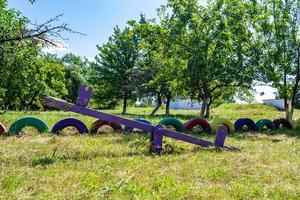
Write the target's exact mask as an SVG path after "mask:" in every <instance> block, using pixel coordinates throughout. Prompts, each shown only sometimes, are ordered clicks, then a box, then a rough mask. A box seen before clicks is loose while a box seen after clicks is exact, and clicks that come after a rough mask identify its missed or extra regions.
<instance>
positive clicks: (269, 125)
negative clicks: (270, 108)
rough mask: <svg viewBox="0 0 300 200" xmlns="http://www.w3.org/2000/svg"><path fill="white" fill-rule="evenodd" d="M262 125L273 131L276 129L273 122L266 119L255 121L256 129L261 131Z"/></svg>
mask: <svg viewBox="0 0 300 200" xmlns="http://www.w3.org/2000/svg"><path fill="white" fill-rule="evenodd" d="M264 127H267V128H268V129H271V130H272V131H274V130H275V129H276V126H275V124H274V123H273V122H272V121H271V120H268V119H261V120H258V121H257V122H256V130H257V131H261V130H262V129H263V128H264Z"/></svg>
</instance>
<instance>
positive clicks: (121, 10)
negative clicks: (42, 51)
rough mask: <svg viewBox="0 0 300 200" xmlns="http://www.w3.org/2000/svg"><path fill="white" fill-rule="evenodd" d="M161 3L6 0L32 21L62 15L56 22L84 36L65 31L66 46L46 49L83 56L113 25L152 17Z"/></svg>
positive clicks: (91, 53)
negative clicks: (142, 15)
mask: <svg viewBox="0 0 300 200" xmlns="http://www.w3.org/2000/svg"><path fill="white" fill-rule="evenodd" d="M202 1H203V2H204V1H205V0H202ZM165 3H166V0H86V1H83V0H36V3H34V4H30V3H29V2H28V0H8V6H9V7H10V8H16V9H18V10H20V11H21V12H22V13H23V14H24V15H25V16H27V17H29V19H30V20H31V21H32V22H37V23H43V22H45V21H47V19H50V18H51V17H54V16H56V15H59V14H64V16H63V17H62V18H61V20H60V22H61V23H67V24H69V27H70V28H71V29H72V30H75V31H78V32H81V33H84V34H86V36H82V35H77V34H68V33H66V34H64V37H66V38H68V40H66V41H64V42H65V43H66V45H67V46H68V49H57V50H58V51H54V50H55V49H53V48H51V49H49V51H50V52H52V53H60V54H63V53H65V52H64V51H66V50H68V51H70V52H73V53H74V54H76V55H80V56H85V57H87V58H89V57H93V56H95V55H96V54H97V48H96V44H102V43H105V42H106V41H107V40H108V38H109V36H110V35H112V33H113V28H114V27H115V26H116V25H118V26H120V27H121V28H123V27H124V26H125V25H126V22H127V21H128V20H131V19H135V20H138V19H139V17H140V14H141V13H143V14H145V15H146V17H148V18H154V17H156V9H157V8H159V7H160V5H162V4H165Z"/></svg>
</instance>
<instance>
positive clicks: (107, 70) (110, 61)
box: [90, 27, 140, 113]
mask: <svg viewBox="0 0 300 200" xmlns="http://www.w3.org/2000/svg"><path fill="white" fill-rule="evenodd" d="M139 45H140V39H139V37H138V36H137V35H136V34H135V33H134V32H133V31H132V29H130V28H129V27H126V28H125V29H124V30H123V31H122V30H120V28H119V27H116V28H115V29H114V34H113V36H111V37H110V38H109V41H108V42H107V43H106V44H104V45H102V46H97V47H98V50H99V55H98V56H97V57H96V62H95V63H94V65H93V70H92V73H91V78H90V80H91V83H93V85H94V86H95V88H96V96H95V99H96V101H98V102H99V103H100V102H101V104H102V105H104V106H109V107H110V106H114V105H116V104H117V102H118V100H120V99H122V100H123V112H124V113H126V107H127V103H128V101H129V100H136V97H137V94H136V88H137V86H139V79H138V76H136V72H137V70H138V66H137V61H138V59H139V54H140V51H139Z"/></svg>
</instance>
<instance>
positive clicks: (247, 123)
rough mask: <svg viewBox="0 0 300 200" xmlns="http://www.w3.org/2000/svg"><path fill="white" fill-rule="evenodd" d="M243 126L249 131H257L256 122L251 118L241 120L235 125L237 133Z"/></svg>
mask: <svg viewBox="0 0 300 200" xmlns="http://www.w3.org/2000/svg"><path fill="white" fill-rule="evenodd" d="M243 126H247V127H248V129H249V130H251V131H255V128H256V125H255V122H254V121H253V120H252V119H250V118H240V119H238V120H236V122H235V123H234V129H235V131H241V130H242V128H243Z"/></svg>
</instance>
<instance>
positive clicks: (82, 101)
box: [76, 85, 93, 107]
mask: <svg viewBox="0 0 300 200" xmlns="http://www.w3.org/2000/svg"><path fill="white" fill-rule="evenodd" d="M92 92H93V89H92V88H91V87H89V86H85V85H81V86H80V88H79V92H78V97H77V100H76V105H78V106H82V107H86V106H87V105H88V104H89V100H90V97H91V95H92Z"/></svg>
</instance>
